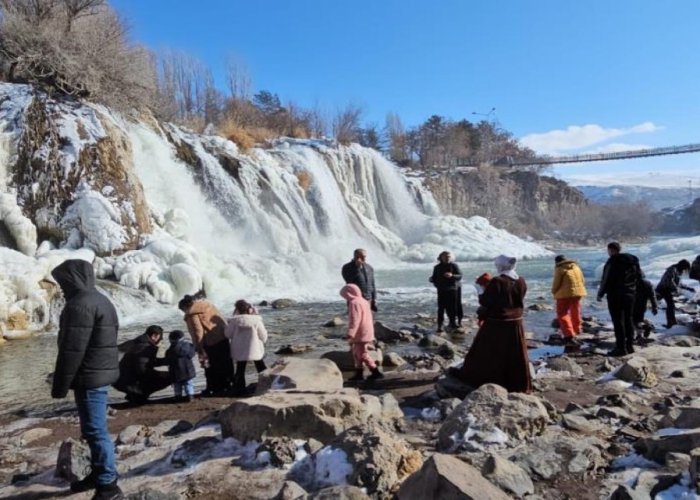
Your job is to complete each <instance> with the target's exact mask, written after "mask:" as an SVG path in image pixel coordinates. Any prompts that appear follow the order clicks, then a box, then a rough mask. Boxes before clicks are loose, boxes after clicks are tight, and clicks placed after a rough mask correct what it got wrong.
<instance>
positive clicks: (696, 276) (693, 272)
mask: <svg viewBox="0 0 700 500" xmlns="http://www.w3.org/2000/svg"><path fill="white" fill-rule="evenodd" d="M688 276H689V277H690V279H691V280H698V281H700V255H698V256H697V257H695V260H694V261H693V262H692V264H690V273H689V274H688Z"/></svg>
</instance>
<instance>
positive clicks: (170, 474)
mask: <svg viewBox="0 0 700 500" xmlns="http://www.w3.org/2000/svg"><path fill="white" fill-rule="evenodd" d="M541 307H544V306H541ZM680 308H681V310H682V311H683V314H679V319H681V321H683V323H684V324H683V325H680V326H676V327H674V328H673V329H671V330H667V331H663V332H656V333H655V334H652V336H651V337H650V339H651V340H647V341H645V342H644V343H643V344H644V345H642V346H640V347H639V348H638V349H637V352H635V354H633V355H628V356H626V357H624V358H608V357H606V356H605V355H604V353H605V351H606V350H607V349H608V348H609V347H611V346H612V343H613V340H612V332H611V330H610V326H609V325H607V324H605V323H603V322H601V321H598V320H596V319H595V318H587V321H586V326H585V329H586V333H584V334H583V335H582V336H581V340H582V343H583V344H582V346H581V348H580V349H578V348H577V349H574V350H571V348H566V349H565V348H564V347H563V346H561V345H559V343H558V342H557V339H556V337H554V338H552V339H550V340H548V341H544V342H542V341H536V340H530V341H529V343H530V347H531V349H530V355H531V360H532V362H533V370H534V372H535V387H536V390H535V392H534V393H533V394H531V395H522V394H508V393H507V392H505V391H504V390H503V389H502V388H500V387H498V386H494V385H487V386H483V387H481V388H479V389H478V390H476V391H470V390H469V388H466V387H464V386H462V385H461V384H459V383H458V382H456V381H454V380H451V379H450V378H448V377H445V376H444V375H443V373H444V371H445V368H446V367H447V366H448V365H449V364H451V363H455V362H458V361H459V360H460V359H461V357H462V355H463V349H462V347H461V344H463V338H462V337H460V334H459V332H457V335H456V336H454V335H453V336H451V337H437V336H434V335H429V336H425V335H424V333H425V331H424V330H420V329H414V330H394V329H391V328H388V327H386V326H384V327H380V328H378V331H377V336H378V338H379V339H380V341H381V343H382V347H383V351H384V352H383V353H382V354H381V355H380V354H379V353H378V352H377V353H376V356H377V358H380V359H382V360H383V361H384V362H385V368H384V369H385V371H386V374H387V375H386V378H385V379H383V380H380V381H376V382H366V383H364V384H362V385H361V386H359V387H357V386H351V385H349V384H348V383H347V382H344V380H343V375H342V372H341V371H340V369H339V368H338V366H341V367H343V368H346V363H345V361H344V360H343V357H342V353H335V354H330V355H326V356H325V358H326V359H321V360H313V359H308V358H305V359H301V358H298V357H295V356H294V355H293V354H292V355H290V356H288V357H285V358H282V362H281V363H278V364H277V365H275V366H274V367H271V369H270V370H268V371H267V372H265V373H264V374H263V375H261V378H260V380H259V382H258V384H257V387H256V388H255V393H254V394H253V395H252V396H251V397H248V398H240V399H234V398H221V399H215V398H212V399H198V400H195V401H194V402H193V403H189V404H186V403H174V402H170V401H169V400H159V401H155V402H153V403H152V404H149V405H146V406H142V407H129V406H127V405H124V404H116V405H113V406H112V409H111V410H110V431H111V432H112V433H113V435H114V439H115V443H116V446H117V453H118V463H119V467H120V473H121V479H120V484H121V486H122V488H123V490H124V491H125V493H126V494H127V496H128V498H141V499H143V498H152V499H155V498H159V499H169V498H285V499H297V498H366V497H368V496H369V497H372V498H392V497H398V498H400V499H404V498H406V499H408V498H431V497H435V495H437V494H438V491H440V492H443V493H444V492H446V491H450V492H452V493H453V494H454V497H455V498H509V497H525V498H530V499H555V498H557V499H558V498H577V499H579V498H582V499H585V498H591V499H592V498H616V499H622V498H632V499H636V498H649V497H656V498H678V497H682V495H686V496H685V497H683V498H696V496H695V495H696V493H695V485H696V482H697V474H696V473H697V471H698V457H700V449H698V448H699V447H700V371H698V366H700V365H698V360H700V328H698V320H697V309H698V307H697V305H695V304H688V303H685V304H680ZM467 329H471V325H468V328H467ZM406 346H414V347H415V350H410V351H407V350H406V349H405V347H406ZM302 347H303V346H290V352H295V349H296V350H302V351H303V349H302ZM402 348H403V349H402ZM399 352H400V353H403V354H404V356H399V355H398V353H399ZM407 352H419V353H420V354H412V355H408V354H406V353H407ZM390 366H391V368H390ZM2 424H3V425H2V426H1V427H0V484H1V485H2V486H0V497H3V498H54V497H59V496H64V494H65V493H64V492H65V491H66V489H67V486H68V481H67V480H68V478H70V477H81V476H83V475H84V474H86V469H85V466H86V464H87V463H89V460H87V455H86V449H85V447H84V445H82V444H81V443H80V442H79V441H77V439H78V437H79V436H78V422H77V417H76V416H75V415H74V414H72V413H70V412H69V413H64V414H61V415H55V416H51V417H49V418H44V419H36V418H23V419H14V418H13V419H7V418H6V420H5V421H4V422H2ZM59 450H61V451H60V452H59ZM657 495H660V496H657ZM74 498H76V499H78V498H89V494H83V495H82V496H80V495H75V496H74Z"/></svg>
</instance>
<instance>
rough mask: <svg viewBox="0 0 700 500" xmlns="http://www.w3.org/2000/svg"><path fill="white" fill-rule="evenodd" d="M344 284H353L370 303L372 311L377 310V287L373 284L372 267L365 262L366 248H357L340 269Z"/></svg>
mask: <svg viewBox="0 0 700 500" xmlns="http://www.w3.org/2000/svg"><path fill="white" fill-rule="evenodd" d="M341 273H342V275H343V280H345V283H346V284H350V283H352V284H355V285H357V286H358V287H359V288H360V291H361V292H362V296H363V297H364V298H365V299H367V300H368V301H369V303H370V307H371V308H372V311H375V312H376V311H377V287H376V286H375V285H374V269H373V268H372V266H370V265H369V264H368V263H367V250H364V249H363V248H357V249H355V251H354V252H353V258H352V260H351V261H350V262H348V263H347V264H345V265H344V266H343V268H342V270H341Z"/></svg>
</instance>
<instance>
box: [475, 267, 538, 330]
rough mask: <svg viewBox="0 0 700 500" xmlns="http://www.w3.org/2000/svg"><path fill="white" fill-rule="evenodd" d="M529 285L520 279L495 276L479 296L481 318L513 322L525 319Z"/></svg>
mask: <svg viewBox="0 0 700 500" xmlns="http://www.w3.org/2000/svg"><path fill="white" fill-rule="evenodd" d="M526 293H527V283H525V280H524V279H523V278H522V277H520V278H518V279H517V280H514V279H513V278H511V277H509V276H504V275H499V276H495V277H494V278H493V279H492V280H491V281H490V282H489V284H488V285H487V286H486V290H484V293H482V294H481V295H480V296H479V304H481V307H480V308H479V309H480V311H479V318H480V319H486V320H489V319H495V320H506V321H513V320H517V319H521V318H522V317H523V308H524V300H525V294H526Z"/></svg>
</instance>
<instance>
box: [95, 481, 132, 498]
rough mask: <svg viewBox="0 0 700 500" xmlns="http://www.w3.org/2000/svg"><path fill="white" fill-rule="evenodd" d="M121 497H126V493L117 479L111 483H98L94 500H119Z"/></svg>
mask: <svg viewBox="0 0 700 500" xmlns="http://www.w3.org/2000/svg"><path fill="white" fill-rule="evenodd" d="M120 498H124V495H123V494H122V490H120V489H119V486H117V481H116V480H115V481H113V482H111V483H109V484H104V485H98V486H97V491H95V494H94V495H93V497H92V500H119V499H120Z"/></svg>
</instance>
